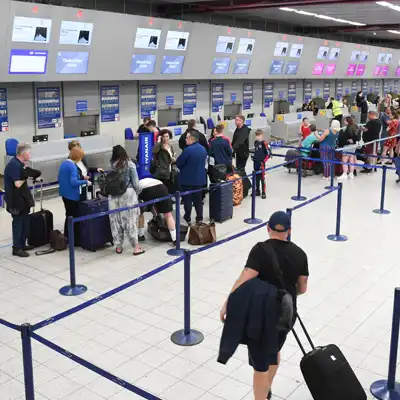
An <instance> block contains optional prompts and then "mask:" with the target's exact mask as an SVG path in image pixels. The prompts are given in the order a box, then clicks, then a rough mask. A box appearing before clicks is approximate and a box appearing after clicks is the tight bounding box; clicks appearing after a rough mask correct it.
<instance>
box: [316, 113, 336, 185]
mask: <svg viewBox="0 0 400 400" xmlns="http://www.w3.org/2000/svg"><path fill="white" fill-rule="evenodd" d="M339 131H340V122H339V121H337V120H335V119H334V120H333V121H332V123H331V127H330V129H327V130H326V131H325V132H324V133H323V134H322V136H321V144H320V147H319V148H320V154H321V158H322V159H323V160H324V161H323V164H324V176H323V179H328V178H330V176H331V163H330V162H329V161H331V160H334V159H335V158H336V157H335V151H334V150H335V147H336V141H337V138H338V132H339Z"/></svg>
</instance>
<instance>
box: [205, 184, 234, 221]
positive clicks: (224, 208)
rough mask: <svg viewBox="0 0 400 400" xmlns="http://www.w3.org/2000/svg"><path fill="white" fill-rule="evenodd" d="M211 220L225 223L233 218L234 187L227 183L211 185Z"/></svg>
mask: <svg viewBox="0 0 400 400" xmlns="http://www.w3.org/2000/svg"><path fill="white" fill-rule="evenodd" d="M209 192H210V220H211V221H214V222H224V221H226V220H228V219H231V218H232V217H233V185H232V184H227V183H225V182H223V183H221V184H218V185H211V186H210V189H209Z"/></svg>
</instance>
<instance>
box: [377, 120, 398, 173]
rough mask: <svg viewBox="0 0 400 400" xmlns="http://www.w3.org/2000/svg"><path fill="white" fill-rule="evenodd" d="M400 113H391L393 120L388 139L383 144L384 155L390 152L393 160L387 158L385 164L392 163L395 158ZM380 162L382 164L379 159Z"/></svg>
mask: <svg viewBox="0 0 400 400" xmlns="http://www.w3.org/2000/svg"><path fill="white" fill-rule="evenodd" d="M398 118H399V117H398V115H397V114H396V113H395V112H393V114H392V115H391V120H390V122H389V125H388V135H387V140H386V141H385V143H384V145H383V150H382V157H386V156H387V154H388V153H389V157H390V158H391V160H387V161H386V162H385V165H392V164H393V158H394V149H395V147H396V144H397V138H396V137H394V136H396V135H397V132H398V129H399V121H398ZM378 164H381V160H379V162H378Z"/></svg>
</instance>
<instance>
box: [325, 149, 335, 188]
mask: <svg viewBox="0 0 400 400" xmlns="http://www.w3.org/2000/svg"><path fill="white" fill-rule="evenodd" d="M325 151H326V152H327V153H328V152H330V153H331V158H332V161H333V160H334V159H335V156H336V153H335V150H325ZM330 174H331V176H330V179H331V183H330V184H329V186H325V189H326V190H332V189H333V188H334V187H335V164H334V163H330Z"/></svg>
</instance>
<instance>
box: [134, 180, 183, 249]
mask: <svg viewBox="0 0 400 400" xmlns="http://www.w3.org/2000/svg"><path fill="white" fill-rule="evenodd" d="M139 186H140V188H141V192H140V195H139V200H140V201H143V202H147V201H151V200H155V199H160V198H162V197H166V196H168V195H169V193H168V189H167V187H166V186H165V185H164V184H163V183H162V182H161V181H159V180H158V179H154V178H144V179H141V180H140V181H139ZM153 208H154V213H155V214H164V218H165V221H166V223H167V226H168V229H169V233H170V234H171V238H172V243H173V245H174V246H175V242H176V225H175V220H174V217H173V216H172V210H173V207H172V200H171V199H166V200H161V201H159V202H157V203H154V206H153ZM140 210H141V214H140V217H139V241H140V242H143V241H145V240H146V239H145V236H144V215H143V214H144V212H145V207H141V208H140Z"/></svg>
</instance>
